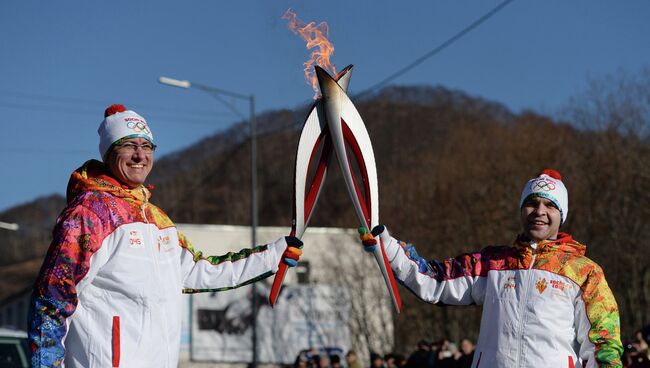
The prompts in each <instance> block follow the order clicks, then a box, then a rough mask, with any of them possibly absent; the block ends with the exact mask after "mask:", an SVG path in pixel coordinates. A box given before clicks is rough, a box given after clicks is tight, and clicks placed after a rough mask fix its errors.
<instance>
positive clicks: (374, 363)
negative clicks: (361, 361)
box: [370, 353, 385, 368]
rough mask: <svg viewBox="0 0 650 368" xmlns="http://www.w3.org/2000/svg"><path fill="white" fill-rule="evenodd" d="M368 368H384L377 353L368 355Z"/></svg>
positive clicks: (382, 360) (382, 361)
mask: <svg viewBox="0 0 650 368" xmlns="http://www.w3.org/2000/svg"><path fill="white" fill-rule="evenodd" d="M370 368H385V365H384V358H382V357H381V355H379V354H377V353H370Z"/></svg>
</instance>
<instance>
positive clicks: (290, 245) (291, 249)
mask: <svg viewBox="0 0 650 368" xmlns="http://www.w3.org/2000/svg"><path fill="white" fill-rule="evenodd" d="M284 240H285V241H286V242H287V249H285V250H284V253H283V254H282V261H283V262H284V263H285V264H286V265H287V266H289V267H295V266H296V265H298V260H299V259H300V256H301V255H302V247H303V243H302V241H301V240H300V239H298V238H296V237H295V236H285V237H284Z"/></svg>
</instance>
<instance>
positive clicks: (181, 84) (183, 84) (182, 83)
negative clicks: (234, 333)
mask: <svg viewBox="0 0 650 368" xmlns="http://www.w3.org/2000/svg"><path fill="white" fill-rule="evenodd" d="M158 82H160V83H161V84H165V85H168V86H172V87H178V88H185V89H189V88H196V89H199V90H201V91H204V92H207V93H208V94H210V95H211V96H213V97H215V98H216V99H218V100H219V101H221V102H222V103H223V104H224V105H226V106H227V107H228V108H229V109H230V110H231V111H233V112H234V113H235V114H236V115H238V116H240V117H242V118H245V117H244V115H243V114H241V113H240V112H239V110H238V109H237V108H236V107H235V106H234V105H233V104H231V103H230V102H229V101H227V100H225V99H223V97H222V96H229V97H233V98H238V99H241V100H246V101H248V103H249V106H250V107H249V117H248V118H249V123H250V139H251V193H250V196H251V208H250V211H251V219H250V221H251V245H252V246H255V245H257V132H256V125H257V124H256V121H255V95H253V94H251V95H244V94H240V93H236V92H231V91H228V90H225V89H221V88H215V87H212V86H207V85H204V84H200V83H194V82H190V81H188V80H178V79H174V78H169V77H160V78H158ZM252 286H253V338H252V339H253V362H252V365H251V366H252V367H253V368H255V367H257V361H258V357H257V320H256V318H257V313H256V312H257V309H258V300H257V292H256V291H257V288H256V286H255V283H253V285H252Z"/></svg>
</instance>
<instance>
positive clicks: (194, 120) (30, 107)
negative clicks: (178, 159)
mask: <svg viewBox="0 0 650 368" xmlns="http://www.w3.org/2000/svg"><path fill="white" fill-rule="evenodd" d="M0 108H9V109H18V110H27V111H43V112H55V113H65V114H76V115H84V116H89V115H93V116H95V115H98V110H90V109H79V108H76V107H66V106H48V105H42V104H30V103H15V102H5V101H0ZM100 112H101V111H100ZM147 116H148V117H157V120H158V121H168V122H172V121H173V122H176V123H178V122H179V121H181V122H182V123H183V124H185V123H189V124H199V125H214V124H215V121H214V118H215V117H232V116H233V115H232V114H231V113H223V112H222V113H218V112H214V113H212V117H210V116H185V115H178V114H165V113H157V112H154V113H151V114H147Z"/></svg>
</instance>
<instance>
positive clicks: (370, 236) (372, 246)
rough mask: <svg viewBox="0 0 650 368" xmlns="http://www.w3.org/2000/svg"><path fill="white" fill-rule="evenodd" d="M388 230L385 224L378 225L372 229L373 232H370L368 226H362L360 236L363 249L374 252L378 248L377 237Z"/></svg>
mask: <svg viewBox="0 0 650 368" xmlns="http://www.w3.org/2000/svg"><path fill="white" fill-rule="evenodd" d="M384 230H386V227H385V226H384V225H377V226H375V227H374V228H373V229H372V232H368V228H366V227H365V226H361V227H360V228H359V229H358V231H359V237H360V238H361V244H363V250H365V251H366V252H369V253H373V252H374V251H375V250H376V249H377V240H375V237H376V236H377V235H379V234H381V233H383V232H384Z"/></svg>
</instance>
